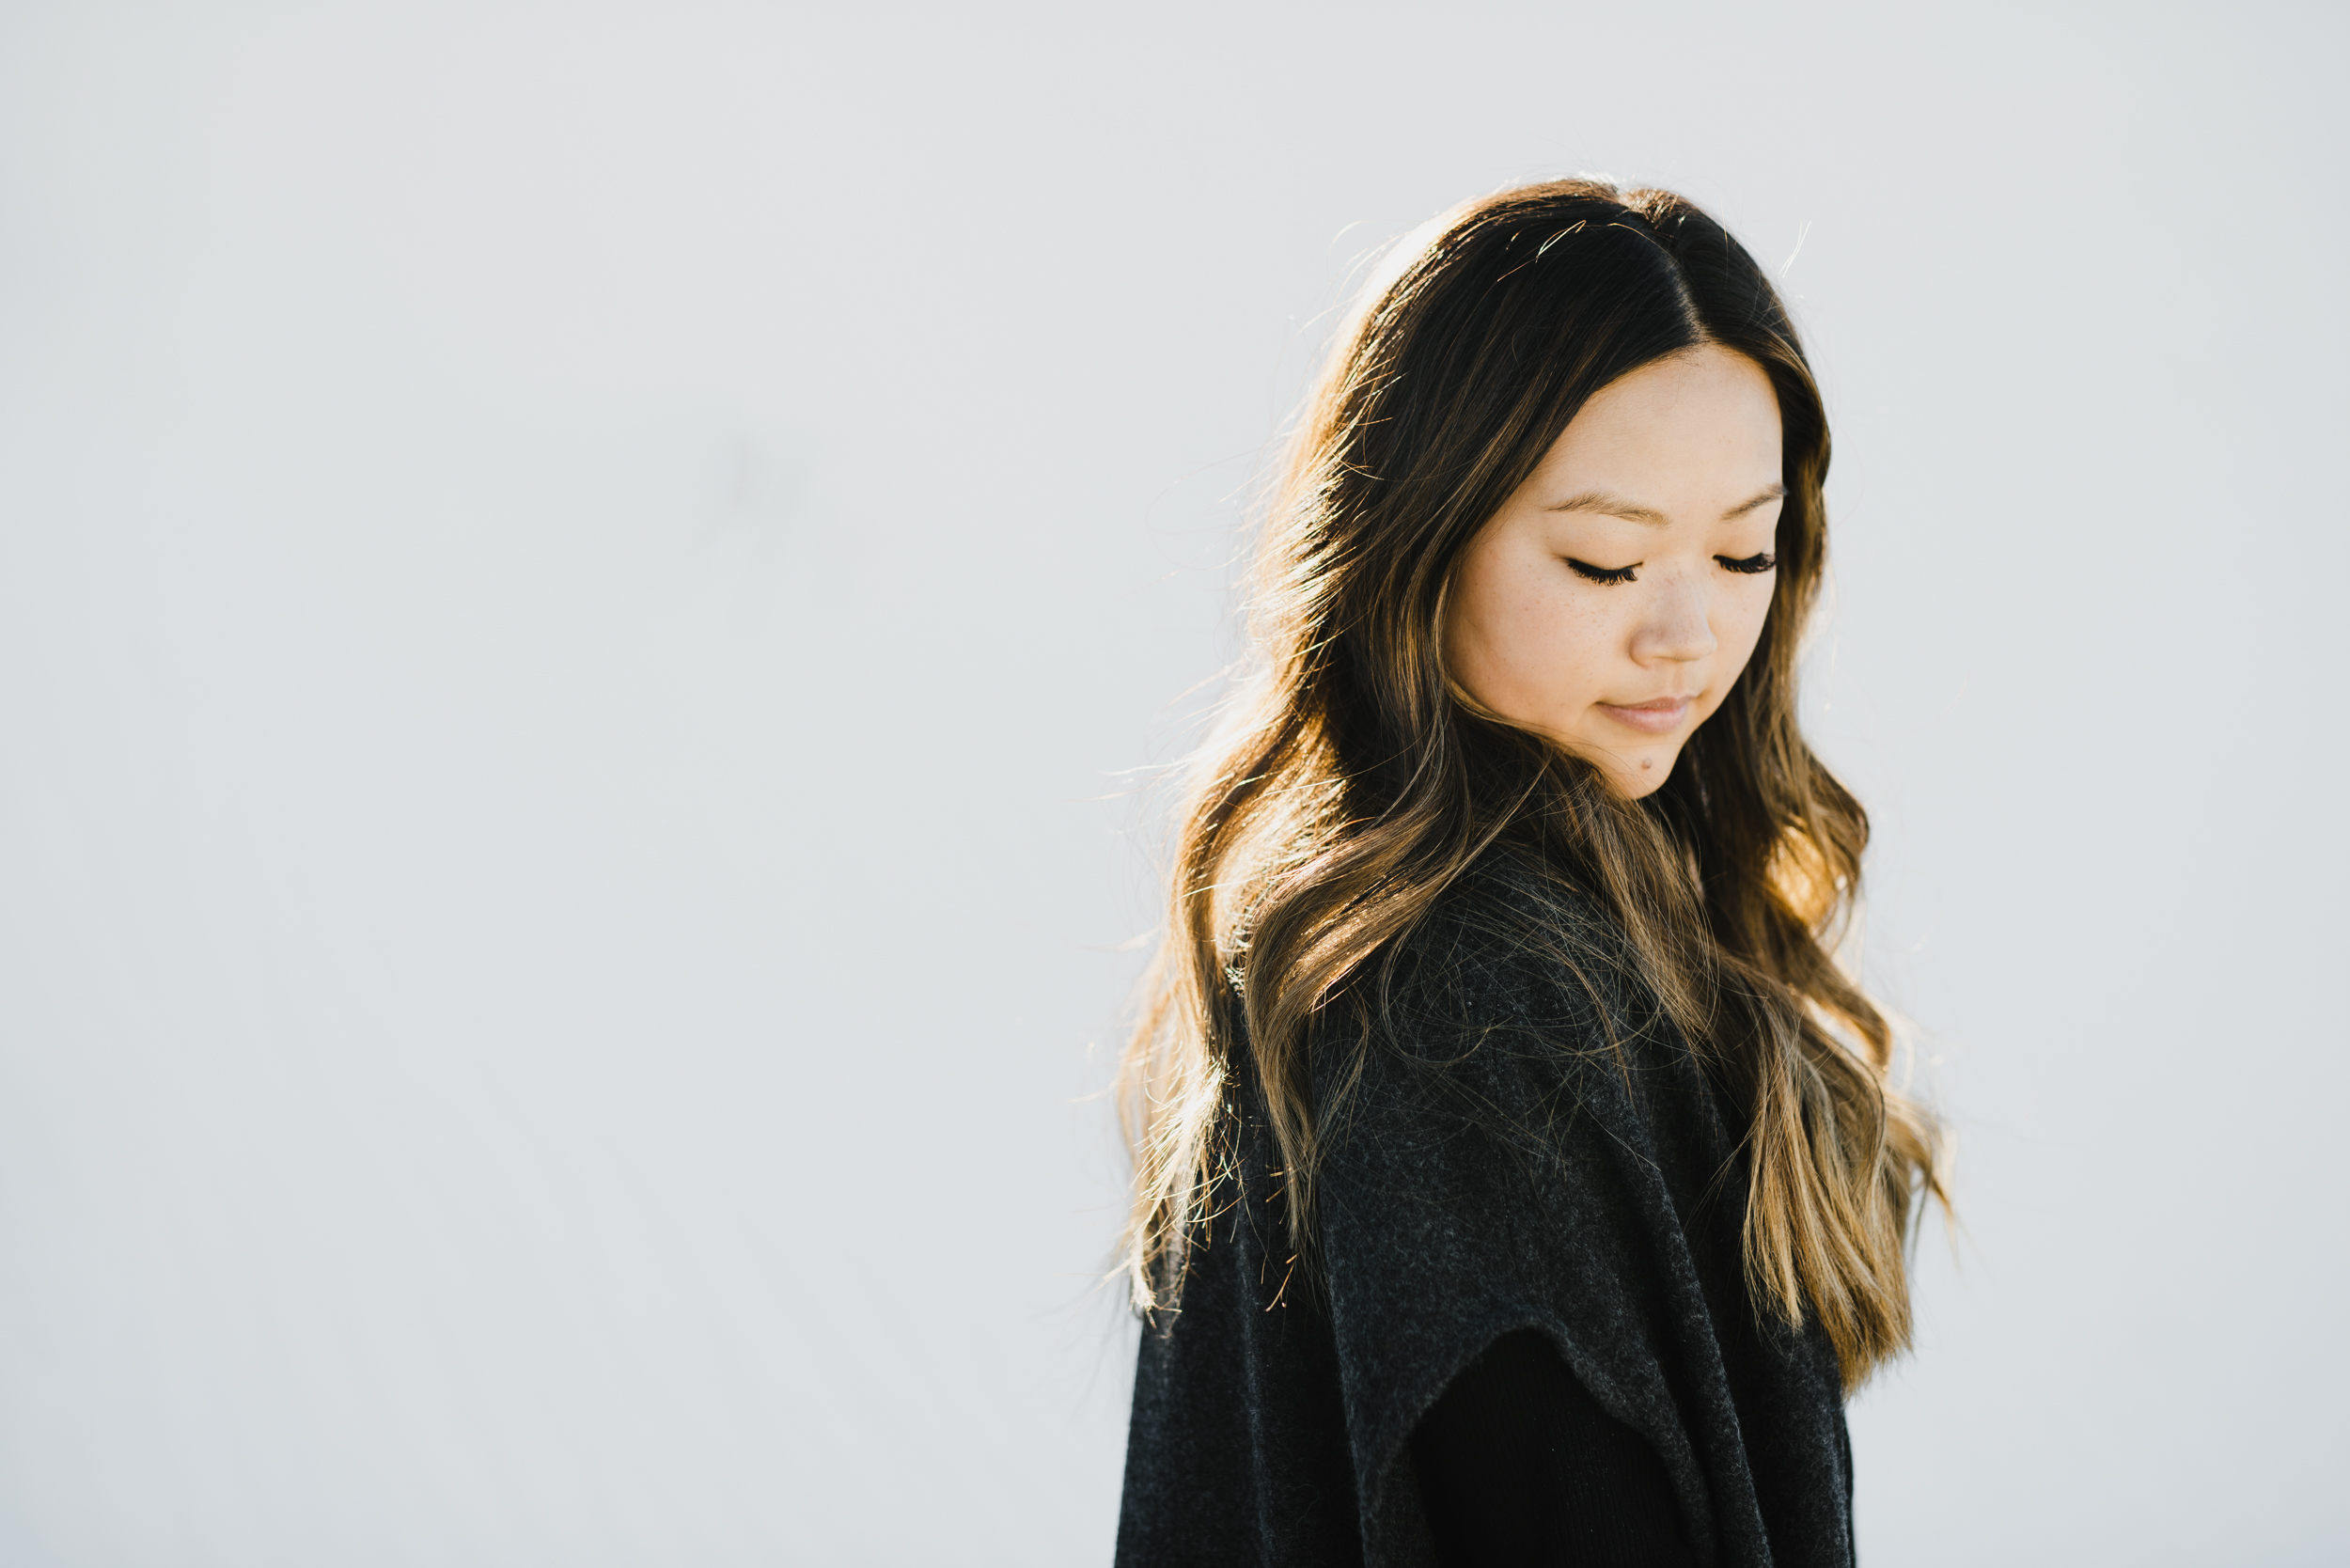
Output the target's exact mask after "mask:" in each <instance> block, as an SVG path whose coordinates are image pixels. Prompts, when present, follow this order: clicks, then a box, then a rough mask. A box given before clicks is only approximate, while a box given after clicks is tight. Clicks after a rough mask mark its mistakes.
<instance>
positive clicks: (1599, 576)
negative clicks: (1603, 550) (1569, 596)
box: [1566, 556, 1640, 583]
mask: <svg viewBox="0 0 2350 1568" xmlns="http://www.w3.org/2000/svg"><path fill="white" fill-rule="evenodd" d="M1566 560H1567V564H1568V565H1569V566H1571V567H1573V568H1575V575H1576V576H1578V577H1581V578H1583V579H1584V580H1585V581H1586V582H1592V583H1628V582H1630V581H1632V569H1633V567H1637V566H1638V565H1639V564H1640V563H1639V562H1638V561H1634V562H1633V563H1632V566H1619V567H1613V568H1610V567H1605V566H1593V565H1592V564H1591V563H1590V562H1589V561H1579V560H1576V559H1575V557H1573V556H1569V557H1566Z"/></svg>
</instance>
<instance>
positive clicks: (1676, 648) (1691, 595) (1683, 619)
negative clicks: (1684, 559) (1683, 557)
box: [1632, 573, 1719, 664]
mask: <svg viewBox="0 0 2350 1568" xmlns="http://www.w3.org/2000/svg"><path fill="white" fill-rule="evenodd" d="M1706 608H1707V605H1706V598H1705V593H1704V590H1703V589H1702V588H1700V587H1699V586H1698V585H1697V584H1695V583H1693V582H1690V581H1688V580H1687V579H1686V578H1684V577H1683V576H1681V575H1680V574H1679V573H1675V574H1674V575H1673V577H1672V579H1671V580H1670V581H1669V582H1664V583H1659V584H1658V585H1657V586H1656V596H1655V598H1653V600H1651V601H1650V602H1649V606H1648V614H1647V615H1645V616H1643V617H1642V618H1641V619H1640V627H1639V630H1638V631H1637V632H1636V633H1634V634H1633V639H1632V656H1633V657H1634V658H1635V659H1637V660H1638V661H1639V662H1640V663H1642V664H1647V663H1649V662H1650V661H1652V660H1663V661H1667V662H1670V663H1674V664H1687V663H1689V662H1690V661H1691V660H1695V659H1702V658H1704V657H1705V656H1706V655H1708V654H1710V653H1712V652H1713V651H1714V650H1715V649H1716V647H1717V646H1719V644H1718V643H1717V642H1716V639H1715V636H1714V627H1713V622H1712V619H1711V618H1710V617H1709V616H1707V614H1706Z"/></svg>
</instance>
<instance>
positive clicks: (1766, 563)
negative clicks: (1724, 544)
mask: <svg viewBox="0 0 2350 1568" xmlns="http://www.w3.org/2000/svg"><path fill="white" fill-rule="evenodd" d="M1714 558H1715V559H1716V560H1717V561H1719V562H1721V563H1722V566H1723V569H1724V570H1726V571H1730V572H1745V573H1746V574H1747V576H1749V577H1753V576H1759V575H1761V574H1762V573H1763V572H1768V571H1770V570H1771V568H1773V567H1775V566H1777V565H1778V557H1777V556H1774V555H1772V554H1771V553H1770V552H1769V551H1768V550H1765V551H1763V553H1762V554H1760V555H1755V556H1748V557H1747V558H1746V559H1744V560H1735V561H1734V560H1731V558H1730V557H1728V556H1716V557H1714Z"/></svg>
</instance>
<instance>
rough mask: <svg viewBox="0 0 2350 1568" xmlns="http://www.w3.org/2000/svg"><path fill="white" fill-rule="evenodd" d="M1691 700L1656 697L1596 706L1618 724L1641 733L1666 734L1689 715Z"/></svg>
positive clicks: (1677, 727)
mask: <svg viewBox="0 0 2350 1568" xmlns="http://www.w3.org/2000/svg"><path fill="white" fill-rule="evenodd" d="M1691 700H1692V699H1691V698H1685V697H1657V698H1650V699H1649V700H1648V701H1646V702H1629V703H1626V702H1602V703H1599V704H1598V705H1597V706H1598V708H1599V711H1600V712H1601V713H1606V715H1607V716H1608V717H1609V718H1611V719H1614V720H1615V721H1616V722H1617V723H1618V724H1622V725H1628V726H1630V727H1631V728H1632V729H1637V730H1639V731H1641V732H1642V733H1643V734H1648V735H1666V734H1670V733H1671V732H1672V731H1673V730H1675V729H1680V728H1681V721H1682V720H1683V719H1684V718H1686V717H1688V715H1689V703H1690V702H1691Z"/></svg>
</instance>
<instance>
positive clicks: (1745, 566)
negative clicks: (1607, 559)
mask: <svg viewBox="0 0 2350 1568" xmlns="http://www.w3.org/2000/svg"><path fill="white" fill-rule="evenodd" d="M1714 558H1715V559H1716V560H1717V561H1719V562H1721V564H1722V568H1723V570H1724V571H1727V572H1743V573H1744V574H1746V575H1747V576H1749V577H1759V576H1761V575H1762V574H1763V572H1768V571H1770V570H1772V569H1773V568H1774V567H1776V566H1778V557H1777V556H1774V555H1772V554H1771V553H1770V552H1769V551H1768V550H1764V551H1762V552H1761V553H1759V554H1757V555H1752V556H1747V557H1745V558H1743V559H1739V560H1732V559H1731V557H1728V556H1716V557H1714ZM1566 559H1567V564H1568V565H1569V566H1571V567H1573V568H1575V575H1576V576H1578V577H1580V578H1582V579H1583V580H1584V581H1586V582H1591V583H1629V582H1632V581H1634V580H1635V579H1634V578H1633V575H1632V573H1633V572H1634V571H1635V569H1637V567H1638V566H1639V564H1640V563H1639V562H1638V561H1634V562H1633V563H1632V565H1631V566H1616V567H1607V566H1593V565H1592V564H1591V563H1590V562H1589V561H1579V560H1576V559H1575V557H1573V556H1569V557H1567V558H1566Z"/></svg>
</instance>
